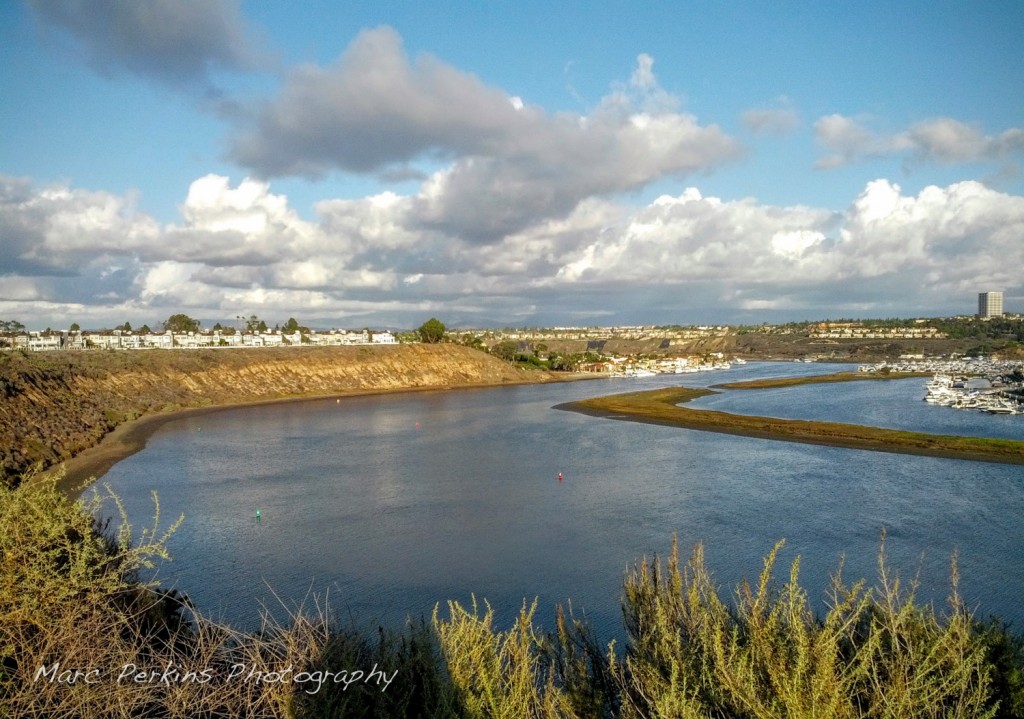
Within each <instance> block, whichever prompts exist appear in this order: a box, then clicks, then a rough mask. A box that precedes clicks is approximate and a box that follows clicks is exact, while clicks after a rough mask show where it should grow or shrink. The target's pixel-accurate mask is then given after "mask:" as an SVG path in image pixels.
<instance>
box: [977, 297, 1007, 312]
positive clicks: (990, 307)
mask: <svg viewBox="0 0 1024 719" xmlns="http://www.w3.org/2000/svg"><path fill="white" fill-rule="evenodd" d="M978 316H979V317H1002V316H1003V293H1002V292H982V293H980V294H979V295H978Z"/></svg>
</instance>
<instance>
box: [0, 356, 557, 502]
mask: <svg viewBox="0 0 1024 719" xmlns="http://www.w3.org/2000/svg"><path fill="white" fill-rule="evenodd" d="M561 378H563V377H559V376H557V375H551V374H548V373H544V372H537V371H532V372H531V371H527V370H523V369H518V368H516V367H513V366H511V365H509V364H507V363H505V362H502V361H501V360H498V359H496V358H494V357H491V356H490V355H487V354H485V353H483V352H479V351H477V350H473V349H470V348H467V347H461V346H457V345H451V344H444V345H380V346H353V347H310V348H306V347H301V348H279V349H233V350H213V349H211V350H183V351H162V350H150V351H136V352H128V351H121V352H103V351H97V352H40V353H22V352H0V479H2V480H3V481H6V482H10V481H11V480H12V479H13V478H15V477H17V476H19V475H20V474H22V473H23V472H25V471H26V470H27V469H29V468H30V467H33V466H35V465H37V464H40V463H41V465H42V466H43V467H44V468H45V467H50V466H52V465H54V464H58V463H60V462H63V461H65V460H68V459H70V458H71V457H73V456H75V455H77V454H79V453H80V452H82V451H83V450H85V449H88V448H90V447H93V446H95V445H96V444H98V443H99V442H100V440H101V439H103V437H104V436H106V435H107V434H108V433H110V432H111V431H112V430H113V429H114V428H115V427H117V426H118V425H121V424H123V423H125V422H127V421H129V420H133V419H136V418H139V417H142V416H145V415H154V414H160V413H167V412H171V411H174V410H180V409H185V408H193V407H208V406H211V405H223V404H239V403H248V402H260V401H268V400H275V399H282V398H289V397H316V396H328V395H335V394H351V393H361V392H387V391H393V390H401V389H426V388H442V387H467V386H475V385H498V384H508V383H521V382H545V381H554V380H557V379H561Z"/></svg>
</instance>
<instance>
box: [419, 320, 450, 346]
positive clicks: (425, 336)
mask: <svg viewBox="0 0 1024 719" xmlns="http://www.w3.org/2000/svg"><path fill="white" fill-rule="evenodd" d="M445 329H446V328H445V326H444V323H443V322H441V321H440V320H438V319H437V318H435V317H431V318H430V319H429V320H427V321H426V322H424V323H423V324H422V325H420V329H419V333H420V340H421V341H423V342H426V343H427V344H436V343H438V342H440V341H441V340H442V339H444V333H445Z"/></svg>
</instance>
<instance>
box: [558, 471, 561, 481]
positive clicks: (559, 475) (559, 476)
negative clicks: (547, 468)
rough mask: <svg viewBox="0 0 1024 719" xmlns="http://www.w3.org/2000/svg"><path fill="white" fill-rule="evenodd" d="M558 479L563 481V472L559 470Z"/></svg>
mask: <svg viewBox="0 0 1024 719" xmlns="http://www.w3.org/2000/svg"><path fill="white" fill-rule="evenodd" d="M558 481H559V482H561V481H562V473H561V472H559V473H558Z"/></svg>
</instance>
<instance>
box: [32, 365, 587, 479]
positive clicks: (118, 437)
mask: <svg viewBox="0 0 1024 719" xmlns="http://www.w3.org/2000/svg"><path fill="white" fill-rule="evenodd" d="M600 378H601V376H600V375H593V374H583V373H567V374H566V376H565V377H560V376H556V377H552V376H551V375H544V377H543V378H538V379H537V380H530V379H525V380H522V381H514V382H501V383H478V384H460V385H447V384H445V385H432V386H423V387H403V388H401V389H367V390H347V391H344V392H332V393H329V394H316V395H298V396H293V397H275V398H272V399H265V400H254V401H247V402H232V403H227V404H216V405H208V406H205V407H188V408H184V409H178V410H174V411H172V412H161V413H159V414H149V415H144V416H142V417H139V418H138V419H135V420H132V421H130V422H125V423H124V424H121V425H118V426H117V427H116V428H114V430H113V431H112V432H110V433H109V434H108V435H106V436H105V437H104V438H103V439H102V440H101V441H100V443H99V444H97V445H95V446H93V447H90V448H89V449H86V450H84V451H82V452H80V453H79V454H77V455H75V456H74V457H72V458H71V459H69V460H67V461H66V462H63V463H61V464H59V465H56V466H54V467H50V468H48V469H47V470H46V471H45V472H43V473H42V474H41V475H40V476H41V477H43V478H45V477H50V476H53V475H55V474H56V473H58V472H59V471H60V470H61V469H62V468H63V470H64V476H63V477H62V478H61V479H60V482H59V483H58V487H60V489H61V490H63V491H64V492H66V493H67V494H68V495H70V496H72V497H77V496H78V495H80V494H81V493H82V492H83V491H84V490H85V489H87V488H88V487H89V486H90V485H92V484H93V483H94V482H95V481H96V480H98V479H99V478H101V477H102V476H103V475H104V474H106V472H107V471H108V470H109V469H110V468H111V467H113V466H114V465H115V464H117V463H118V462H120V461H121V460H122V459H125V458H126V457H130V456H131V455H133V454H135V453H136V452H139V451H140V450H142V449H144V448H145V447H146V443H147V442H148V441H149V438H150V437H152V436H153V434H154V433H156V431H157V430H158V429H160V428H161V427H162V426H163V425H165V424H167V423H168V422H173V421H176V420H179V419H185V418H188V417H198V416H202V415H206V414H213V413H214V412H224V411H227V410H232V409H243V408H246V407H261V406H266V405H278V404H291V403H295V402H313V401H322V400H327V399H344V398H346V397H366V396H371V395H383V394H409V393H413V392H438V391H448V390H463V389H494V388H497V387H513V386H516V385H532V384H549V383H552V382H575V381H579V380H590V379H600Z"/></svg>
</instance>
